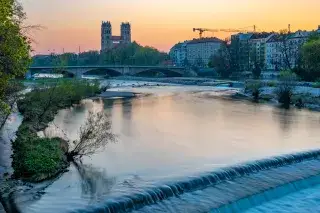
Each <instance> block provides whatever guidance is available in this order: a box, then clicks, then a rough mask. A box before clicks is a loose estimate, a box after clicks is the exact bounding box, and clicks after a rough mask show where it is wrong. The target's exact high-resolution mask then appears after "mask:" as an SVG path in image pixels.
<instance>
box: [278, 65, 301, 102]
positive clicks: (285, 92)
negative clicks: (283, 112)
mask: <svg viewBox="0 0 320 213" xmlns="http://www.w3.org/2000/svg"><path fill="white" fill-rule="evenodd" d="M296 80H297V76H296V74H295V73H292V72H291V71H282V72H281V73H280V76H279V81H280V82H279V84H278V87H277V89H276V90H275V93H276V95H277V97H278V101H279V103H281V104H282V105H283V106H284V107H285V108H289V106H290V104H291V99H292V96H293V92H294V89H295V82H296Z"/></svg>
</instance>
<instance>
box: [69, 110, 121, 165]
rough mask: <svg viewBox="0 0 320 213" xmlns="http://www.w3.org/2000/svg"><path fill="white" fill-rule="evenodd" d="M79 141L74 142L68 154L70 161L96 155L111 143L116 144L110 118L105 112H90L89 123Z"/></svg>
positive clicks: (81, 132) (82, 130) (81, 130)
mask: <svg viewBox="0 0 320 213" xmlns="http://www.w3.org/2000/svg"><path fill="white" fill-rule="evenodd" d="M79 135H80V136H79V139H78V140H76V141H73V147H72V148H70V151H68V153H67V157H68V160H69V161H73V160H75V158H82V157H83V156H89V155H92V154H94V153H96V152H97V151H99V150H102V149H103V148H105V146H106V145H107V144H108V143H110V142H115V135H114V134H112V132H111V122H110V119H109V116H108V115H107V114H106V113H104V112H98V113H94V112H89V116H88V118H87V121H86V122H85V124H84V125H83V126H81V128H80V134H79Z"/></svg>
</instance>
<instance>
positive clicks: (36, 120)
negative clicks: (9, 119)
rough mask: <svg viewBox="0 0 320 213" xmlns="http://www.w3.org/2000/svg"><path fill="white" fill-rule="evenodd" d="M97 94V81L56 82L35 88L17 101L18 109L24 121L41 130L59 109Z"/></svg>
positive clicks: (98, 90) (98, 88) (98, 86)
mask: <svg viewBox="0 0 320 213" xmlns="http://www.w3.org/2000/svg"><path fill="white" fill-rule="evenodd" d="M98 92H100V85H99V82H97V81H95V82H91V81H77V80H74V81H58V82H55V83H54V84H52V85H50V87H48V86H47V85H44V86H38V87H36V88H35V89H34V90H33V91H31V92H30V93H28V94H26V96H25V98H24V99H21V100H19V101H18V108H19V111H20V112H21V113H22V114H23V116H24V120H25V121H28V122H31V123H32V124H34V125H35V126H34V127H35V128H37V129H38V130H42V128H44V127H45V125H43V124H47V123H48V122H50V121H52V120H53V118H54V116H55V114H56V113H57V111H58V110H59V109H62V108H65V107H69V106H71V105H72V104H75V103H78V102H79V101H80V100H81V99H84V98H86V97H89V96H93V95H95V94H96V93H98Z"/></svg>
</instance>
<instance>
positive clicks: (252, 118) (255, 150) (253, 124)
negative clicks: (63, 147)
mask: <svg viewBox="0 0 320 213" xmlns="http://www.w3.org/2000/svg"><path fill="white" fill-rule="evenodd" d="M184 88H187V87H184ZM179 90H180V88H179V87H172V88H171V87H165V88H161V87H157V89H156V90H153V89H152V88H150V89H146V91H145V92H146V93H150V92H154V93H155V94H154V95H152V96H148V97H140V98H135V99H110V100H99V99H98V100H85V101H83V102H82V103H81V104H80V105H79V106H75V107H73V108H71V109H69V110H62V111H60V112H59V114H58V115H57V116H56V118H55V120H54V123H55V124H56V125H57V126H58V127H59V128H61V129H64V130H65V132H66V134H67V135H68V137H69V138H70V140H76V139H77V138H78V129H79V128H80V126H81V125H82V124H83V123H84V121H85V119H86V116H87V113H88V111H100V110H104V111H106V112H108V113H110V115H111V119H112V131H113V132H114V133H115V134H116V135H118V142H117V143H114V144H108V146H107V148H106V150H105V151H104V152H102V153H97V154H96V155H93V156H92V157H91V158H84V159H83V164H81V163H80V164H78V165H74V166H71V167H70V171H69V172H67V173H65V174H63V175H62V177H61V178H60V179H59V180H57V181H56V182H55V183H54V184H52V185H51V186H50V187H48V188H46V189H45V192H46V193H45V194H44V195H43V196H42V197H41V199H40V200H38V201H37V202H36V203H35V204H33V205H32V206H31V207H30V208H28V211H26V212H31V213H34V212H41V213H44V212H48V211H46V209H47V208H48V206H49V207H50V208H51V209H52V210H54V211H55V212H66V211H67V210H70V211H72V210H73V208H75V207H74V206H73V205H70V203H72V204H76V206H82V207H84V208H85V206H86V205H87V204H88V203H92V202H99V201H101V200H107V199H113V198H114V197H116V196H125V195H127V194H130V193H133V192H136V191H138V190H139V189H142V188H145V187H152V186H154V185H157V184H159V183H162V182H164V181H165V182H168V181H175V180H177V179H179V180H180V179H181V178H183V177H190V176H197V175H198V174H199V173H203V172H208V171H214V170H215V169H217V168H218V167H224V166H228V165H231V164H235V163H240V162H243V161H251V160H254V159H260V158H264V157H269V156H271V155H272V156H273V155H278V154H284V153H291V152H295V151H303V150H310V149H315V148H319V142H318V141H319V140H318V139H319V137H320V132H319V127H320V123H319V118H318V117H319V116H318V114H316V113H314V112H309V111H304V110H301V111H295V110H290V111H285V110H283V109H278V108H274V107H272V106H268V105H257V104H252V103H249V102H243V101H236V102H235V101H230V100H223V99H220V98H213V97H211V96H210V98H208V97H207V96H206V95H207V94H210V91H206V93H205V95H203V94H201V93H197V92H192V91H193V90H195V91H199V90H201V89H199V88H197V87H190V88H188V89H184V90H182V91H181V92H179ZM142 91H143V88H139V92H142ZM177 91H178V92H177ZM214 95H215V96H217V95H219V93H218V92H215V93H214ZM310 126H312V128H310ZM105 171H107V173H106V172H105ZM23 210H25V209H23ZM51 212H52V211H51Z"/></svg>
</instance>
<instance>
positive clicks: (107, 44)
mask: <svg viewBox="0 0 320 213" xmlns="http://www.w3.org/2000/svg"><path fill="white" fill-rule="evenodd" d="M120 28H121V30H120V31H121V34H120V36H113V35H112V25H111V22H109V21H106V22H104V21H103V22H102V24H101V51H107V50H110V49H113V48H114V47H116V46H118V45H119V44H129V43H131V25H130V23H128V22H126V23H121V27H120Z"/></svg>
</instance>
